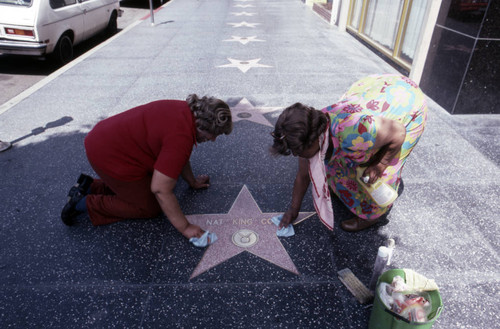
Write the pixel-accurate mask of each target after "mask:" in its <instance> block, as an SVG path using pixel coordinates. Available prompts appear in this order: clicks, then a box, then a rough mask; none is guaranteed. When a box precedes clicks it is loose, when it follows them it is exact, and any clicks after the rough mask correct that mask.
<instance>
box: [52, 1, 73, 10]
mask: <svg viewBox="0 0 500 329" xmlns="http://www.w3.org/2000/svg"><path fill="white" fill-rule="evenodd" d="M75 3H76V0H50V7H51V8H52V9H57V8H61V7H65V6H69V5H74V4H75Z"/></svg>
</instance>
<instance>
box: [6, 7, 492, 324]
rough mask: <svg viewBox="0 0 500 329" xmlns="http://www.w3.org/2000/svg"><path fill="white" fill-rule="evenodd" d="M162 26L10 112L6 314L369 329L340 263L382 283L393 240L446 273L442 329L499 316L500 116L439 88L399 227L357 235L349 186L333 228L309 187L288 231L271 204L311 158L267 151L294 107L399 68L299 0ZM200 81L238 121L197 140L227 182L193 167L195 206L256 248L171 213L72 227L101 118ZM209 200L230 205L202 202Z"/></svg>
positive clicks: (408, 175)
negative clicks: (381, 249) (444, 99)
mask: <svg viewBox="0 0 500 329" xmlns="http://www.w3.org/2000/svg"><path fill="white" fill-rule="evenodd" d="M238 5H239V7H236V6H238ZM243 6H247V7H243ZM243 22H246V24H244V23H243ZM155 23H156V25H155V26H151V24H150V22H149V19H146V20H144V21H142V22H141V23H140V24H138V25H136V26H134V27H133V28H130V29H127V30H125V31H122V32H121V33H119V34H118V35H117V36H115V37H114V38H112V39H111V40H109V41H108V42H106V43H105V44H104V45H103V46H101V47H100V48H99V49H98V50H97V51H96V52H93V53H91V54H89V55H88V56H83V57H82V59H81V60H79V61H77V62H76V63H75V64H74V65H72V66H70V67H67V68H65V69H64V70H62V71H60V72H58V74H57V75H55V76H54V77H49V78H48V79H47V81H46V82H47V83H46V84H45V85H43V86H42V85H40V86H41V87H40V86H39V87H40V88H39V89H36V90H32V93H31V94H30V95H28V96H27V97H26V98H24V99H22V100H20V101H19V102H16V104H15V105H13V106H12V107H11V108H9V109H7V110H6V111H4V112H3V113H1V114H0V132H1V133H0V138H1V139H2V140H4V141H11V142H14V145H13V147H12V149H10V150H9V151H7V152H3V153H0V173H1V175H2V180H1V182H2V183H1V185H0V195H1V197H2V202H0V213H1V214H2V225H1V231H0V289H1V294H0V323H1V324H2V325H1V326H2V327H3V328H111V327H116V328H195V327H196V328H367V325H368V319H369V316H370V311H371V310H370V308H366V307H365V306H362V305H360V304H359V303H358V302H357V301H356V299H355V298H354V297H353V296H352V295H351V294H350V293H349V291H348V290H347V289H346V288H345V286H343V284H342V283H341V282H340V280H339V279H338V278H337V271H339V270H341V269H344V268H350V269H351V270H352V271H353V272H354V273H355V274H356V276H357V277H358V278H359V279H360V280H361V281H362V282H363V283H365V284H366V285H367V284H368V282H369V280H370V276H371V268H372V266H373V262H374V260H375V256H376V250H377V247H378V246H380V245H382V244H383V243H384V241H385V240H386V239H387V238H389V237H390V238H393V239H395V240H396V249H395V254H394V257H393V261H392V264H391V266H390V268H412V269H414V270H416V271H417V272H419V273H421V274H424V275H426V276H427V277H429V278H432V279H435V281H436V282H437V284H438V285H439V287H440V291H441V296H442V298H443V304H444V310H443V313H442V315H441V316H440V318H439V319H438V320H437V321H436V323H435V324H434V326H433V328H435V329H448V328H494V327H496V326H497V324H498V323H499V320H500V316H499V315H498V312H496V309H497V307H498V299H499V297H500V296H499V293H498V292H499V291H500V273H499V269H498V264H499V263H500V257H499V254H498V251H499V247H500V242H499V241H500V240H499V238H498V237H499V233H500V227H499V221H498V209H499V204H500V198H499V192H498V191H499V189H500V175H499V165H500V156H499V153H498V149H499V148H500V137H499V133H498V127H499V126H500V117H499V116H493V115H492V116H485V115H478V116H451V115H449V114H448V113H447V112H446V111H444V110H443V109H442V108H441V107H439V106H438V105H437V104H435V103H434V102H432V101H431V100H430V101H429V104H430V114H429V122H428V125H427V128H426V131H425V133H424V135H423V137H422V139H421V141H420V143H419V145H418V146H417V147H416V148H415V150H414V152H413V154H412V156H411V157H410V160H409V161H408V163H407V165H406V167H405V172H404V174H403V177H404V187H405V191H404V193H403V195H402V196H401V197H400V198H399V199H398V201H397V202H396V205H395V207H394V209H393V211H392V212H391V215H390V218H389V220H390V221H389V223H388V224H387V225H385V226H379V227H376V228H372V229H369V230H367V231H366V232H360V233H356V234H351V233H347V232H344V231H342V230H341V229H340V228H339V227H338V226H339V225H338V224H339V222H340V221H341V220H344V219H348V216H349V213H348V211H347V210H346V209H345V208H343V206H341V204H340V202H339V201H338V200H335V201H334V209H335V216H336V217H335V220H336V223H335V226H336V227H335V230H334V232H333V233H332V232H330V231H328V230H327V229H326V228H325V227H324V226H323V225H322V224H321V223H320V221H319V219H318V217H317V216H316V215H312V216H310V217H308V218H306V217H307V216H309V215H310V213H313V212H314V206H313V204H312V199H311V196H310V193H308V194H307V197H306V199H305V200H304V204H303V207H302V210H301V211H302V212H304V214H303V216H304V217H305V218H306V219H305V220H304V221H303V222H301V223H300V224H298V225H296V226H295V232H296V234H295V236H293V237H290V238H279V239H278V238H276V237H275V236H274V235H273V234H271V233H269V232H272V229H273V228H272V227H271V226H270V225H266V224H267V223H266V221H265V220H264V219H266V218H268V217H269V216H271V215H272V214H276V213H281V212H284V211H285V210H286V209H287V206H288V203H289V201H290V198H291V189H292V185H293V180H294V177H295V170H296V166H297V164H296V162H297V160H296V159H295V158H292V157H279V158H275V157H272V156H271V155H270V154H269V152H268V148H269V146H270V144H271V143H272V139H271V137H270V135H269V133H270V131H272V126H273V124H274V123H275V122H276V119H277V117H278V116H279V114H280V112H281V109H283V108H284V107H286V106H288V105H290V104H292V103H294V102H297V101H300V102H303V103H305V104H308V105H311V106H313V107H316V108H317V109H321V108H323V107H325V106H327V105H330V104H333V103H334V102H335V101H336V100H337V99H338V98H339V97H340V96H341V95H342V93H343V92H344V91H345V90H346V89H347V88H348V87H349V86H350V85H351V84H352V83H353V82H354V81H356V80H357V79H359V78H361V77H364V76H366V75H368V74H374V73H397V72H396V71H395V70H394V69H393V68H392V67H391V66H390V65H388V64H387V63H385V62H384V61H383V60H381V59H380V58H379V57H377V56H376V55H375V54H373V53H372V52H371V51H369V50H368V49H367V48H366V47H364V46H363V45H361V44H360V43H359V42H358V41H356V40H355V39H353V38H352V37H351V36H349V35H348V34H344V33H339V32H338V31H337V30H336V29H335V28H333V27H330V26H329V25H327V24H326V23H325V22H324V21H322V19H321V18H320V17H319V16H318V15H316V14H315V13H314V12H313V11H312V10H311V9H310V8H308V7H306V6H305V5H304V4H303V3H302V2H301V1H299V0H275V1H263V0H246V1H245V0H240V1H238V0H220V1H209V0H171V1H170V2H169V3H167V4H166V5H164V6H163V7H162V9H161V10H159V11H158V12H156V13H155ZM190 93H197V94H198V95H213V96H216V97H218V98H221V99H223V100H226V101H227V102H228V104H229V105H230V106H231V107H232V110H233V113H234V119H235V124H234V131H233V133H232V134H231V135H229V136H224V137H220V138H218V139H217V142H216V143H206V144H202V145H200V146H199V147H198V148H196V149H195V151H194V153H193V156H192V158H191V161H192V166H193V171H194V172H195V174H202V173H207V174H209V175H210V177H211V187H210V188H209V189H208V190H206V191H201V192H194V191H192V190H190V189H189V188H188V187H187V184H185V183H184V182H182V181H180V182H179V184H178V186H177V188H176V194H177V196H178V198H179V202H180V204H181V207H182V209H183V210H184V212H185V213H186V214H187V215H189V216H190V218H191V219H192V220H193V221H198V222H199V223H201V226H202V227H203V226H204V225H205V227H206V228H209V227H213V228H217V226H218V225H219V226H220V225H222V224H221V223H222V222H224V221H221V219H226V221H225V222H224V223H227V222H229V223H231V225H233V226H232V227H230V225H229V224H228V225H226V224H224V225H225V226H224V229H225V232H229V233H230V234H234V233H233V232H238V230H241V229H245V228H251V229H252V230H254V231H256V232H258V237H259V238H260V240H258V241H256V242H255V243H256V247H255V248H253V249H251V248H248V249H247V250H244V248H243V249H241V248H240V249H238V248H235V246H234V245H233V244H231V243H226V242H224V240H223V239H221V241H219V242H217V243H216V244H215V245H214V247H215V246H217V248H213V249H212V250H211V249H210V248H212V247H210V248H208V249H199V248H196V247H194V246H192V245H191V244H189V243H188V241H187V240H186V239H184V238H183V237H182V236H181V235H180V234H179V233H178V232H177V231H176V230H175V229H174V228H173V227H172V226H171V225H170V223H169V222H168V221H167V220H166V219H165V218H157V219H152V220H130V221H125V222H121V223H117V224H113V225H109V226H105V227H97V228H96V227H92V225H91V224H90V221H88V220H87V219H82V220H81V222H80V223H79V224H78V225H76V226H74V227H66V226H65V225H63V224H62V222H61V220H60V218H59V216H60V211H61V209H62V206H63V205H64V202H65V199H66V193H67V191H68V189H69V187H70V186H71V185H72V184H74V182H75V180H76V178H77V177H78V175H79V174H80V172H86V173H92V170H91V168H90V166H89V164H88V162H87V160H86V157H85V152H84V149H83V139H84V137H85V135H86V133H87V132H88V131H89V130H90V129H91V128H92V127H93V126H94V125H95V124H96V123H97V122H98V121H100V120H102V119H104V118H106V117H109V116H111V115H114V114H116V113H119V112H122V111H124V110H127V109H129V108H132V107H134V106H136V105H140V104H143V103H147V102H150V101H152V100H156V99H185V98H186V96H187V95H188V94H190ZM236 211H239V212H240V214H245V216H241V215H238V216H237V215H235V212H236ZM205 214H212V215H213V214H216V216H212V217H210V216H207V217H205V216H197V215H205ZM270 228H271V229H270ZM224 248H228V249H231V252H232V254H231V257H229V256H227V257H226V258H224V257H221V256H220V255H221V254H220V250H221V249H224ZM218 250H219V251H218ZM211 261H213V262H214V263H217V262H218V263H217V264H215V265H213V264H214V263H210V262H211ZM211 264H212V265H211Z"/></svg>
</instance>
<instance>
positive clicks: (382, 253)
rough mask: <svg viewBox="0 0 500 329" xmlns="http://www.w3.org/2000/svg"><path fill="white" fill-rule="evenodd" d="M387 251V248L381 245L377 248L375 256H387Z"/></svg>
mask: <svg viewBox="0 0 500 329" xmlns="http://www.w3.org/2000/svg"><path fill="white" fill-rule="evenodd" d="M389 253H390V250H389V248H387V247H385V246H381V247H379V248H378V253H377V257H382V258H386V257H389Z"/></svg>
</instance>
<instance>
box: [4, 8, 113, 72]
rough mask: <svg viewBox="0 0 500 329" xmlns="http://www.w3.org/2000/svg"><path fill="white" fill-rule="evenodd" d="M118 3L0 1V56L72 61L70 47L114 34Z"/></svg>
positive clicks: (62, 62)
mask: <svg viewBox="0 0 500 329" xmlns="http://www.w3.org/2000/svg"><path fill="white" fill-rule="evenodd" d="M121 13H122V11H121V10H120V1H119V0H0V53H4V54H16V55H29V56H42V57H45V56H48V55H51V56H53V57H54V58H55V59H56V60H57V61H59V62H60V63H61V64H66V63H68V62H69V61H71V60H72V59H73V46H74V45H76V44H78V43H80V42H82V41H84V40H87V39H89V38H91V37H93V36H95V35H96V34H98V33H101V32H107V33H110V34H114V33H116V31H117V19H118V17H119V16H121Z"/></svg>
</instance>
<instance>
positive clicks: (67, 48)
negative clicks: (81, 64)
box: [53, 34, 73, 65]
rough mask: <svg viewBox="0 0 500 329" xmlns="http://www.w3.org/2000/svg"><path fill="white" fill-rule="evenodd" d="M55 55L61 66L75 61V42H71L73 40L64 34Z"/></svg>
mask: <svg viewBox="0 0 500 329" xmlns="http://www.w3.org/2000/svg"><path fill="white" fill-rule="evenodd" d="M53 55H54V59H55V60H56V61H57V62H58V63H59V64H62V65H65V64H68V63H69V62H71V60H72V59H73V41H71V38H70V37H69V36H68V35H67V34H64V35H63V36H62V37H61V38H60V39H59V41H57V45H56V48H55V49H54V53H53Z"/></svg>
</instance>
